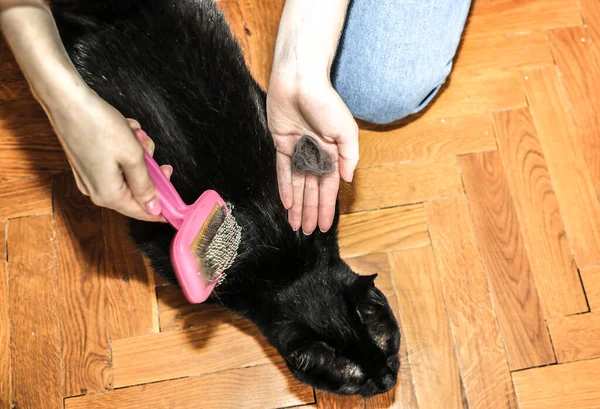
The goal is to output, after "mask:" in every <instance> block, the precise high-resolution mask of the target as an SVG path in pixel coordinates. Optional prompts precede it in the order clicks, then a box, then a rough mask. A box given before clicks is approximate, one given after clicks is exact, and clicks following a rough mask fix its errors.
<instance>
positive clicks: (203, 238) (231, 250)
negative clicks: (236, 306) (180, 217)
mask: <svg viewBox="0 0 600 409" xmlns="http://www.w3.org/2000/svg"><path fill="white" fill-rule="evenodd" d="M241 239H242V228H241V226H240V225H239V224H238V223H237V221H236V220H235V217H234V216H233V214H232V213H231V210H229V212H226V211H225V209H224V208H223V207H221V206H219V205H217V206H215V208H214V209H213V211H212V212H211V214H210V216H209V217H208V220H207V222H206V223H205V225H204V226H203V228H202V229H201V230H200V232H199V233H198V237H197V238H196V240H194V250H195V253H196V257H197V258H198V262H199V263H200V267H201V271H202V273H203V274H202V275H203V277H204V280H205V281H206V283H207V284H210V283H212V282H213V281H214V280H215V279H216V280H217V284H216V285H219V284H221V283H222V282H223V280H224V279H225V273H224V272H225V270H227V269H228V268H229V267H231V265H232V264H233V263H234V261H235V259H236V257H237V254H238V248H239V246H240V242H241Z"/></svg>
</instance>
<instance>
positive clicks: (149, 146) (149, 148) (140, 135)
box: [134, 129, 155, 156]
mask: <svg viewBox="0 0 600 409" xmlns="http://www.w3.org/2000/svg"><path fill="white" fill-rule="evenodd" d="M134 135H135V137H136V139H137V140H138V142H139V143H141V144H142V146H143V147H144V150H145V151H146V152H148V155H150V156H154V148H155V146H154V141H153V140H152V139H150V137H149V136H148V134H147V133H146V132H144V131H143V130H142V129H136V130H135V132H134Z"/></svg>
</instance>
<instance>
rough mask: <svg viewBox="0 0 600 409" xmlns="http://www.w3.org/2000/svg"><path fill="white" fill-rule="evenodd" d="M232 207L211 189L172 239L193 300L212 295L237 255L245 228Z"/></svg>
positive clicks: (178, 272)
mask: <svg viewBox="0 0 600 409" xmlns="http://www.w3.org/2000/svg"><path fill="white" fill-rule="evenodd" d="M232 210H233V209H232V208H230V207H229V206H228V205H227V203H225V201H224V200H223V198H222V197H221V196H220V195H219V194H218V193H217V192H215V191H214V190H207V191H205V192H204V193H202V195H200V197H199V198H198V199H197V200H196V201H195V202H194V203H193V204H192V205H190V206H187V208H186V209H185V211H184V212H183V213H182V215H181V217H182V219H183V220H182V222H181V224H180V226H179V227H178V228H177V229H178V230H177V233H175V236H174V237H173V242H172V243H171V262H172V263H173V270H174V272H175V276H176V277H177V281H178V283H179V285H180V287H181V290H182V291H183V293H184V295H185V297H186V299H187V300H188V301H189V302H190V303H192V304H198V303H201V302H204V301H206V300H207V299H208V297H209V296H210V294H211V293H212V291H213V289H214V288H215V286H216V285H217V284H220V283H221V282H222V281H223V279H224V278H225V272H226V270H227V269H228V268H229V267H231V266H232V264H233V263H234V261H235V259H236V257H237V254H238V248H239V246H240V242H241V238H242V228H241V227H240V226H239V224H238V223H237V222H236V220H235V218H234V216H233V214H232Z"/></svg>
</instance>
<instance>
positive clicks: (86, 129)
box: [49, 90, 173, 221]
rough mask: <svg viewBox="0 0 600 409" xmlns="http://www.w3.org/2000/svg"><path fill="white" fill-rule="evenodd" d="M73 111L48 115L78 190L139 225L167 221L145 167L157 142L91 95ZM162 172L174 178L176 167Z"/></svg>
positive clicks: (67, 110)
mask: <svg viewBox="0 0 600 409" xmlns="http://www.w3.org/2000/svg"><path fill="white" fill-rule="evenodd" d="M86 94H87V95H86V96H85V98H84V99H79V100H77V101H73V103H72V104H70V106H69V109H55V110H50V112H49V116H50V119H51V121H52V123H53V125H54V128H55V130H56V132H57V134H58V137H59V139H60V141H61V143H62V145H63V147H64V150H65V152H66V155H67V158H68V160H69V163H70V165H71V168H72V169H73V174H74V175H75V181H76V183H77V187H78V188H79V190H80V191H81V192H82V193H83V194H85V195H87V196H90V198H91V199H92V201H93V202H94V203H95V204H96V205H98V206H103V207H107V208H110V209H114V210H116V211H118V212H119V213H122V214H124V215H125V216H129V217H132V218H135V219H139V220H145V221H164V219H163V218H162V217H161V216H160V212H161V210H162V208H161V205H160V201H159V200H158V196H157V193H156V190H155V188H154V185H153V183H152V180H151V178H150V176H149V174H148V171H147V168H146V162H145V159H144V150H146V151H147V152H148V153H149V154H150V155H153V153H154V142H152V140H151V139H150V138H149V137H148V136H147V135H146V133H145V132H144V131H143V130H142V129H141V126H140V124H139V123H138V122H137V121H135V120H132V119H125V118H124V117H123V116H122V115H121V114H120V113H119V112H118V111H117V110H116V109H115V108H113V107H112V106H110V105H109V104H108V103H106V102H105V101H104V100H102V99H101V98H100V97H99V96H98V95H97V94H95V93H94V92H93V91H91V90H89V93H86ZM161 169H162V170H163V172H164V173H165V175H167V177H168V178H170V176H171V174H172V172H173V168H172V167H171V166H169V165H163V166H161Z"/></svg>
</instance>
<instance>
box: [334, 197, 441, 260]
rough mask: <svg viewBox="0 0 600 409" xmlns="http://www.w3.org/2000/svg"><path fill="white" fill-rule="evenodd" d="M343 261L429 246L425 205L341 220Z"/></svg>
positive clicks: (340, 236) (340, 232) (359, 215)
mask: <svg viewBox="0 0 600 409" xmlns="http://www.w3.org/2000/svg"><path fill="white" fill-rule="evenodd" d="M338 239H339V245H340V253H341V254H342V257H346V258H348V257H355V256H360V255H364V254H367V253H376V252H381V251H388V250H397V249H404V248H412V247H422V246H426V245H427V244H429V235H428V233H427V224H426V223H425V213H424V211H423V205H421V204H418V205H410V206H400V207H393V208H390V209H381V210H373V211H368V212H359V213H352V214H345V215H342V216H341V217H340V225H339V234H338Z"/></svg>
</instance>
